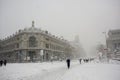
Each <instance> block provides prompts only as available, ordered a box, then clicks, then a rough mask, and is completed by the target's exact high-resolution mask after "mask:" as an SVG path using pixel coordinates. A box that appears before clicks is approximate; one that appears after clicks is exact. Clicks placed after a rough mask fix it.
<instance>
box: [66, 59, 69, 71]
mask: <svg viewBox="0 0 120 80" xmlns="http://www.w3.org/2000/svg"><path fill="white" fill-rule="evenodd" d="M66 62H67V67H68V69H69V68H70V59H67V60H66Z"/></svg>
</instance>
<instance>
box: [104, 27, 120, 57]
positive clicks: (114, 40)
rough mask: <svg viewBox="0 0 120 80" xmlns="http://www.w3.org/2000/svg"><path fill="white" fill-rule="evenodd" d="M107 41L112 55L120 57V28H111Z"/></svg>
mask: <svg viewBox="0 0 120 80" xmlns="http://www.w3.org/2000/svg"><path fill="white" fill-rule="evenodd" d="M106 42H107V48H108V50H109V51H110V53H109V54H110V56H111V57H112V58H116V59H120V29H116V30H110V31H109V32H108V38H107V41H106Z"/></svg>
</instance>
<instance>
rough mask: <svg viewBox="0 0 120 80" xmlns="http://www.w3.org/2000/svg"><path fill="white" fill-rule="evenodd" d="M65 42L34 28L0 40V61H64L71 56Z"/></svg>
mask: <svg viewBox="0 0 120 80" xmlns="http://www.w3.org/2000/svg"><path fill="white" fill-rule="evenodd" d="M70 52H71V46H70V44H69V42H68V41H67V40H64V39H63V38H58V37H56V36H55V35H52V34H50V33H49V32H48V31H43V30H41V29H38V28H36V27H35V26H34V21H33V22H32V26H31V27H30V28H25V29H23V30H19V31H18V32H16V33H15V34H13V35H12V36H10V37H7V38H5V39H3V40H0V59H6V60H7V61H8V62H35V61H50V60H60V59H65V58H66V57H69V56H70V55H71V53H70Z"/></svg>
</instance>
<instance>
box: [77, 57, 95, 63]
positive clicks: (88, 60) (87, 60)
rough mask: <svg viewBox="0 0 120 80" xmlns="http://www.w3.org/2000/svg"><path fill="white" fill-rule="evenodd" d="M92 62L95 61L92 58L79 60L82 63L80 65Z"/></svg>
mask: <svg viewBox="0 0 120 80" xmlns="http://www.w3.org/2000/svg"><path fill="white" fill-rule="evenodd" d="M92 60H94V59H93V58H90V59H79V62H80V64H81V63H82V61H83V62H84V63H88V62H90V61H92Z"/></svg>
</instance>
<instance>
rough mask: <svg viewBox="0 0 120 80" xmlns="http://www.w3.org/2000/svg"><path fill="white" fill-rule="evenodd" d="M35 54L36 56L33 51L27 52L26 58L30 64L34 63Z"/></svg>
mask: <svg viewBox="0 0 120 80" xmlns="http://www.w3.org/2000/svg"><path fill="white" fill-rule="evenodd" d="M35 54H36V53H35V51H29V52H28V56H29V57H30V61H32V62H33V61H34V57H35Z"/></svg>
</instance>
